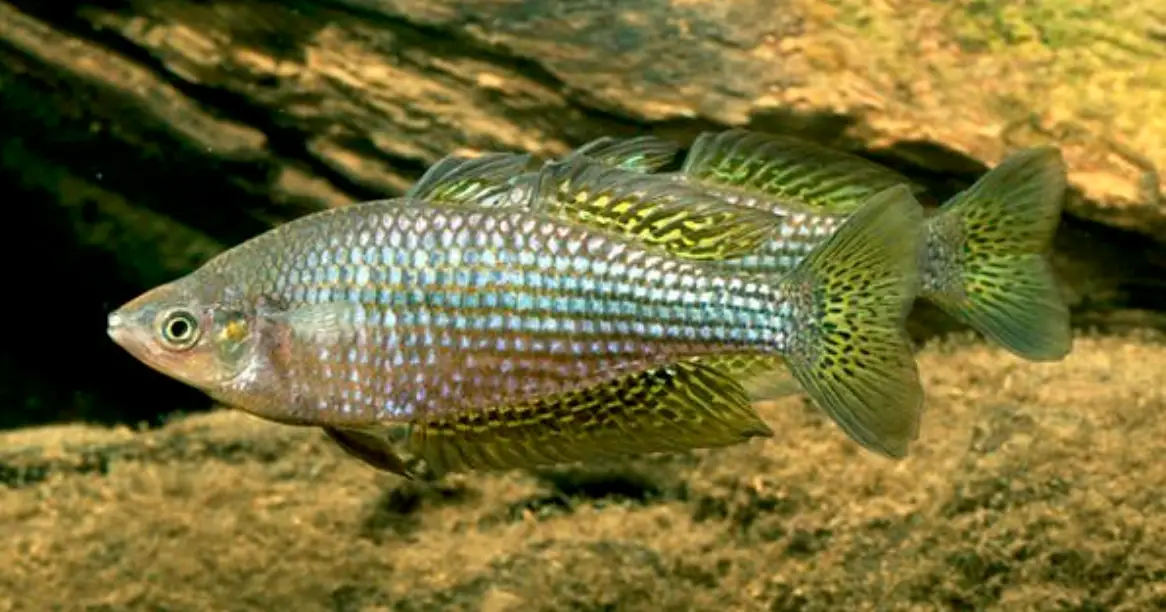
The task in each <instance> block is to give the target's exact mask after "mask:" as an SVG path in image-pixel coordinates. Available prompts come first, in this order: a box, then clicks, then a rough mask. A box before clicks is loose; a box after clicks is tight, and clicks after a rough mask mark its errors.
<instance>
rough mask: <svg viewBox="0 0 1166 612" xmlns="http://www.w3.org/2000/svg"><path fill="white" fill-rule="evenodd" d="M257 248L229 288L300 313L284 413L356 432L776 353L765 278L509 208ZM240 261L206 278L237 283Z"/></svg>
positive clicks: (289, 355)
mask: <svg viewBox="0 0 1166 612" xmlns="http://www.w3.org/2000/svg"><path fill="white" fill-rule="evenodd" d="M321 225H322V227H317V226H321ZM322 236H327V239H323V238H322ZM266 242H267V244H263V245H257V246H254V247H252V248H250V249H247V250H246V251H245V252H240V254H239V256H241V257H246V258H248V260H249V261H248V265H247V266H245V269H246V270H248V272H246V273H245V274H244V275H241V276H240V277H239V278H238V280H237V282H238V283H240V284H241V285H244V286H247V287H249V288H250V289H251V291H252V294H253V296H254V297H258V296H265V297H268V298H270V299H273V300H274V301H276V302H278V303H280V304H281V307H282V308H283V309H285V310H287V311H298V314H297V315H296V316H295V317H293V318H292V323H291V326H292V329H293V331H294V332H295V333H293V334H292V338H290V339H289V340H288V341H287V343H286V347H285V350H284V352H283V353H282V354H281V359H282V361H283V363H284V364H286V365H285V366H284V367H285V371H284V372H283V376H284V377H285V378H287V379H289V380H293V381H297V382H296V383H295V388H296V389H297V391H298V394H299V397H298V398H297V400H296V401H294V402H290V403H289V407H290V406H293V405H294V406H295V408H296V409H298V410H299V411H301V412H303V413H309V412H310V413H312V414H315V415H320V414H323V413H328V414H330V416H329V418H333V419H345V418H347V419H352V420H353V421H354V422H355V421H362V420H385V419H395V418H408V417H411V416H414V415H439V414H443V413H448V412H450V411H457V410H480V409H484V408H486V407H489V406H494V405H500V404H507V403H512V402H520V401H526V400H528V399H530V398H532V397H535V396H538V395H543V394H553V393H559V392H562V391H564V390H566V389H567V388H569V387H571V386H581V385H591V384H595V383H599V382H602V381H605V380H609V379H611V378H612V377H614V376H616V375H617V374H618V373H620V372H624V371H628V370H632V369H639V368H645V367H650V366H652V365H655V364H661V363H667V362H669V361H672V360H675V359H676V358H678V357H685V356H686V357H695V356H701V355H711V354H716V353H720V352H725V351H734V352H758V353H762V352H771V351H780V350H784V344H783V342H784V340H783V339H784V337H785V331H784V327H785V326H786V325H787V324H788V321H789V320H790V316H791V315H788V314H782V311H783V310H786V306H785V304H786V298H785V297H784V296H781V295H777V294H775V293H774V292H773V291H772V290H771V289H769V288H768V287H766V286H764V285H763V284H761V283H759V282H755V281H751V280H748V279H742V278H740V277H730V276H726V275H724V274H722V273H717V272H710V271H708V270H706V269H703V268H701V267H698V266H697V265H694V264H692V263H687V262H683V261H676V260H674V259H669V258H667V257H664V256H662V255H661V254H658V253H653V252H651V251H649V250H646V249H643V248H640V247H639V246H638V245H636V244H634V243H632V242H629V241H626V240H620V239H618V238H616V237H613V236H597V235H594V234H592V233H588V232H586V231H584V230H583V229H582V228H579V227H576V226H572V225H565V224H561V223H555V222H552V221H550V220H537V219H532V218H531V217H530V215H527V214H523V213H520V212H513V211H479V212H466V211H465V210H462V209H455V208H449V209H442V208H433V207H417V206H408V205H397V206H391V207H390V206H387V205H385V204H373V205H365V206H352V207H345V208H343V209H340V210H337V211H335V212H334V213H331V214H330V215H329V216H328V217H326V218H318V219H316V220H315V221H314V222H313V224H312V226H308V225H304V226H302V227H301V226H299V225H296V224H295V222H293V223H291V224H288V225H287V226H285V227H283V228H281V230H280V231H279V232H275V233H272V234H270V237H269V238H268V239H267V241H266ZM256 257H258V259H256ZM236 263H237V260H236V256H234V255H233V254H228V255H227V256H225V257H224V258H223V259H222V260H221V261H220V262H218V265H217V266H215V268H214V269H218V270H222V271H224V272H226V273H227V275H228V276H230V274H238V273H237V272H234V271H235V270H238V269H241V268H239V267H238V266H237V265H236ZM304 307H308V308H307V309H306V310H305V309H304ZM317 328H318V329H317Z"/></svg>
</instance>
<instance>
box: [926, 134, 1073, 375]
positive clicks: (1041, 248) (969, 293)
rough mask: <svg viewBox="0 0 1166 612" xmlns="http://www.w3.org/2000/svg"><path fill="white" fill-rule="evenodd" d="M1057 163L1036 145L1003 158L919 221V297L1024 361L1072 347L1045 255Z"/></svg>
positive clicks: (1057, 195)
mask: <svg viewBox="0 0 1166 612" xmlns="http://www.w3.org/2000/svg"><path fill="white" fill-rule="evenodd" d="M1065 183H1066V178H1065V166H1064V161H1063V160H1062V158H1061V155H1060V153H1059V152H1058V151H1057V150H1056V149H1053V148H1049V147H1041V148H1036V149H1029V150H1026V151H1022V152H1020V153H1017V154H1015V155H1012V156H1010V157H1009V158H1007V159H1005V160H1004V161H1003V162H1001V163H1000V165H998V166H996V167H995V168H993V169H992V170H991V171H989V172H988V173H987V174H985V175H984V176H983V177H981V178H980V180H979V181H977V182H976V183H975V184H974V185H972V186H971V187H969V188H968V189H967V190H966V191H963V192H962V193H960V194H958V195H956V196H955V197H954V198H952V199H951V200H950V201H948V202H947V203H946V204H944V205H943V207H942V208H940V210H939V213H938V214H936V215H935V216H933V217H932V218H930V219H929V220H928V223H927V261H926V263H925V264H924V287H923V293H922V296H923V297H924V298H926V299H927V300H928V301H931V302H932V303H934V304H936V305H938V306H939V307H940V308H942V309H943V310H944V311H946V312H947V313H948V314H950V315H952V316H953V317H955V318H957V319H959V320H960V321H962V322H964V323H966V324H968V325H970V326H971V327H972V328H973V329H975V330H976V331H978V332H980V333H982V334H984V335H985V336H986V337H988V338H989V339H991V340H993V341H995V342H997V343H999V344H1000V345H1002V346H1003V347H1004V348H1006V349H1008V350H1009V351H1011V352H1012V353H1014V354H1015V355H1017V356H1019V357H1022V358H1025V359H1029V360H1032V361H1056V360H1059V359H1061V358H1063V357H1064V356H1065V355H1067V354H1068V353H1069V350H1070V349H1071V348H1072V333H1071V331H1070V329H1069V308H1068V305H1067V304H1066V303H1065V300H1064V298H1063V297H1062V296H1061V293H1060V290H1059V288H1058V286H1057V281H1056V278H1055V276H1054V275H1053V271H1052V268H1051V266H1050V265H1049V261H1048V258H1047V253H1048V251H1049V248H1050V245H1051V243H1052V239H1053V235H1054V233H1055V232H1056V230H1057V224H1058V222H1059V220H1060V217H1061V204H1062V201H1063V200H1064V195H1065Z"/></svg>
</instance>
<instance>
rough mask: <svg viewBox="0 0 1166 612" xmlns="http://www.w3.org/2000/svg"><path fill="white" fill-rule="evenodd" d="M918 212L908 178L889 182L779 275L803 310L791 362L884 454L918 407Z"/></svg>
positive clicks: (856, 433) (856, 434) (913, 426)
mask: <svg viewBox="0 0 1166 612" xmlns="http://www.w3.org/2000/svg"><path fill="white" fill-rule="evenodd" d="M922 221H923V209H922V207H921V206H920V205H919V203H918V202H917V201H916V200H915V198H914V197H913V196H912V195H911V192H910V190H909V189H908V188H907V187H906V186H904V185H899V186H896V187H892V188H889V189H886V190H884V191H883V192H881V193H879V194H877V195H876V196H874V197H872V198H870V200H868V201H867V203H866V204H865V205H864V206H863V207H862V208H860V209H859V210H858V212H856V213H855V214H853V215H851V216H850V217H849V218H848V219H847V220H846V221H845V222H844V223H843V225H842V226H841V227H840V228H839V229H838V231H837V232H835V233H834V234H833V235H832V236H831V237H830V238H828V239H827V240H826V241H825V242H823V243H822V244H821V245H819V246H818V247H817V248H815V249H814V251H812V252H811V253H810V254H809V255H808V256H807V257H806V258H805V259H803V260H802V262H801V263H799V264H798V266H797V267H796V268H794V270H792V271H791V272H790V273H789V274H788V275H787V276H785V277H782V278H781V280H779V284H780V286H782V287H783V288H784V294H785V295H787V296H791V297H790V299H791V302H792V303H791V304H790V306H789V307H790V308H792V309H793V311H794V312H795V313H800V315H795V316H800V322H799V323H796V324H795V325H794V329H795V331H794V332H793V338H792V339H791V340H790V343H791V345H790V346H789V347H788V350H787V351H786V353H787V358H786V362H787V364H788V365H789V369H790V372H791V373H792V375H793V376H794V377H795V378H796V379H797V380H798V382H800V383H801V385H802V387H803V388H804V389H805V390H806V391H808V392H809V395H810V396H811V398H812V399H813V400H814V401H815V403H817V404H818V405H819V407H821V408H822V409H823V410H824V411H825V412H826V413H827V414H828V415H829V416H830V417H831V418H832V419H833V420H834V421H835V422H836V423H837V424H838V425H839V426H840V427H841V428H842V429H843V430H844V431H845V432H846V433H847V434H848V435H850V437H851V438H852V439H854V440H855V441H856V442H858V443H859V444H861V445H862V446H864V447H866V448H868V449H870V450H873V451H875V452H878V453H880V454H882V455H884V456H887V457H890V458H902V457H904V456H906V453H907V449H908V446H909V444H910V442H911V441H913V440H914V439H915V438H916V437H917V436H918V432H919V421H920V414H921V410H922V401H923V389H922V385H921V383H920V381H919V373H918V368H917V365H916V363H915V358H914V354H913V351H912V346H911V341H910V339H909V337H908V336H907V332H906V329H905V323H906V318H907V314H908V313H909V311H910V309H911V307H912V304H913V302H914V298H915V296H916V294H917V292H918V290H919V284H920V280H919V279H920V269H919V248H920V246H921V233H922Z"/></svg>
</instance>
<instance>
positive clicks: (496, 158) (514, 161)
mask: <svg viewBox="0 0 1166 612" xmlns="http://www.w3.org/2000/svg"><path fill="white" fill-rule="evenodd" d="M531 160H532V157H531V156H530V155H529V154H525V153H486V154H483V155H480V156H478V157H459V156H456V155H447V156H445V157H443V158H441V159H439V160H438V161H437V162H436V163H435V164H433V165H432V166H430V167H429V169H428V170H426V171H425V174H423V175H421V178H419V179H417V182H416V183H414V184H413V186H412V187H410V188H409V190H408V191H407V192H405V197H407V198H413V199H418V200H425V201H427V202H434V203H443V204H468V205H473V206H478V207H494V206H513V205H517V204H523V203H524V201H522V198H521V195H522V194H519V193H516V192H514V189H515V187H516V179H518V178H520V177H522V176H523V175H524V174H525V173H528V172H529V171H530V165H531ZM528 176H529V175H528ZM516 196H517V198H516ZM512 199H513V200H514V201H511V200H512Z"/></svg>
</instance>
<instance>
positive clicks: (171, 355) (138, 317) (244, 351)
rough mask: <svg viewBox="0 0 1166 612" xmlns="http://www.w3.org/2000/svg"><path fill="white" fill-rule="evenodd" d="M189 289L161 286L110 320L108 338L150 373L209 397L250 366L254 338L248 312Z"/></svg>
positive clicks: (178, 283)
mask: <svg viewBox="0 0 1166 612" xmlns="http://www.w3.org/2000/svg"><path fill="white" fill-rule="evenodd" d="M206 293H207V292H206V291H202V290H200V288H199V287H198V286H192V284H191V283H186V282H183V281H175V282H172V283H168V284H165V285H160V286H158V287H155V288H153V289H150V290H149V291H147V292H145V293H143V294H142V295H140V296H138V297H136V298H134V299H133V300H130V301H129V302H127V303H126V304H124V305H122V306H121V307H119V308H117V309H116V310H114V311H113V312H111V313H110V314H109V321H108V327H107V333H108V334H109V337H110V338H111V339H112V340H113V341H114V342H115V343H117V345H118V346H120V347H122V348H123V349H125V350H126V351H127V352H128V353H129V354H130V355H132V356H134V357H135V358H136V359H138V360H139V361H141V362H142V363H144V364H146V365H147V366H149V367H150V368H152V369H154V370H156V371H158V372H160V373H162V374H165V375H167V376H169V377H171V378H174V379H176V380H179V381H181V382H183V383H186V384H188V385H190V386H193V387H195V388H198V389H201V390H203V391H204V392H207V393H209V394H211V395H212V396H214V395H218V393H219V392H220V391H222V390H224V389H226V388H229V387H232V386H234V385H235V383H236V381H237V379H239V377H240V376H242V375H243V374H244V373H245V372H246V371H247V370H248V366H249V365H250V364H252V363H253V362H254V359H255V353H256V346H257V344H258V334H257V333H256V331H255V328H256V325H255V324H254V321H255V319H254V316H253V315H252V314H250V313H248V311H247V310H248V309H246V308H243V307H240V306H238V305H235V304H231V303H229V302H227V301H226V300H222V299H213V298H208V297H207V296H206Z"/></svg>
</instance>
